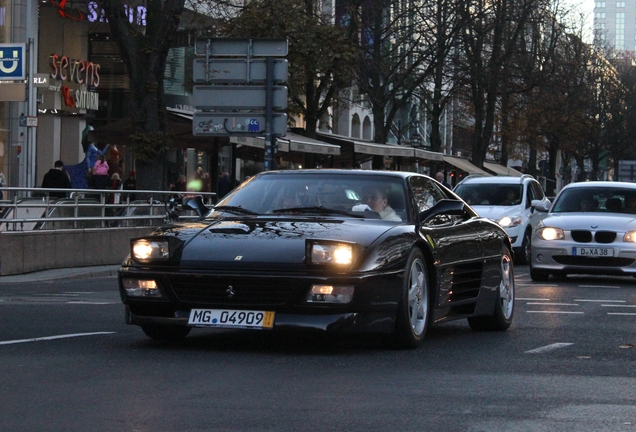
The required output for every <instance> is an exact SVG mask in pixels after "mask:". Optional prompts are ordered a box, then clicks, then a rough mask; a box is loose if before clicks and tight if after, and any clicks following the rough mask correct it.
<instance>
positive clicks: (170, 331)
mask: <svg viewBox="0 0 636 432" xmlns="http://www.w3.org/2000/svg"><path fill="white" fill-rule="evenodd" d="M141 329H142V330H143V332H144V333H145V334H146V336H148V337H149V338H151V339H155V340H159V341H165V342H178V341H181V340H183V339H185V337H186V336H187V335H188V334H189V333H190V330H192V329H191V328H190V327H185V326H172V325H165V326H161V325H145V326H141Z"/></svg>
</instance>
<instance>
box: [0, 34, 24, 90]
mask: <svg viewBox="0 0 636 432" xmlns="http://www.w3.org/2000/svg"><path fill="white" fill-rule="evenodd" d="M26 62H27V59H26V44H23V43H7V44H0V80H8V81H11V80H23V79H25V78H26Z"/></svg>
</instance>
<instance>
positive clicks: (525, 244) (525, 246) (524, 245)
mask: <svg viewBox="0 0 636 432" xmlns="http://www.w3.org/2000/svg"><path fill="white" fill-rule="evenodd" d="M531 241H532V240H531V238H530V231H527V230H526V232H525V233H524V234H523V241H522V242H521V249H520V250H519V254H517V256H516V257H515V258H517V263H518V264H528V263H529V262H530V242H531Z"/></svg>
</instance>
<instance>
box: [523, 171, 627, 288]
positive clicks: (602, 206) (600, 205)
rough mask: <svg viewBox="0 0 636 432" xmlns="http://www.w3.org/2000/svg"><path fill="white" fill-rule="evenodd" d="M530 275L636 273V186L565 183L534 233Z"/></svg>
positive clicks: (545, 277) (540, 277) (542, 278)
mask: <svg viewBox="0 0 636 432" xmlns="http://www.w3.org/2000/svg"><path fill="white" fill-rule="evenodd" d="M531 244H532V246H531V251H530V254H531V260H530V277H531V278H532V280H534V281H546V280H548V278H549V277H550V275H554V276H559V277H563V276H566V275H568V274H598V275H617V276H627V275H633V276H636V184H635V183H624V182H609V181H596V182H581V183H571V184H569V185H567V186H566V187H564V188H563V189H562V190H561V192H560V193H559V195H558V196H557V198H556V200H555V202H554V204H553V205H552V207H551V208H550V211H549V213H548V215H547V217H546V218H544V219H543V220H542V221H541V223H539V225H538V226H537V227H536V228H535V230H534V232H533V236H532V243H531Z"/></svg>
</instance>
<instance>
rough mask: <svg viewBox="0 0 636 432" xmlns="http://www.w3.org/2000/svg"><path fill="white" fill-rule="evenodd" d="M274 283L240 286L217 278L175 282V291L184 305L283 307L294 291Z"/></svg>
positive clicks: (263, 282) (239, 283) (243, 284)
mask: <svg viewBox="0 0 636 432" xmlns="http://www.w3.org/2000/svg"><path fill="white" fill-rule="evenodd" d="M272 282H273V283H272V284H270V283H268V281H265V280H263V279H260V280H254V281H253V282H244V281H242V282H238V283H236V281H230V280H227V281H223V280H218V279H211V280H205V281H200V280H197V281H183V280H178V281H173V282H172V289H173V290H174V293H175V295H176V296H177V297H178V298H179V300H181V301H184V302H193V303H216V304H227V305H280V304H284V303H286V302H287V301H288V300H289V299H290V297H291V295H292V292H293V291H294V290H295V288H294V287H292V286H287V285H284V284H282V283H281V282H280V280H276V281H272ZM230 286H231V287H232V288H231V289H230Z"/></svg>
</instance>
